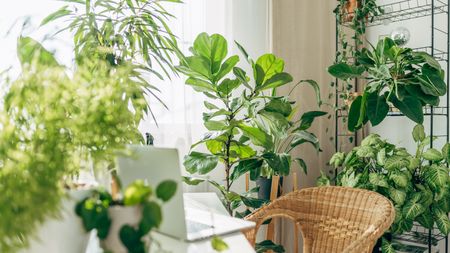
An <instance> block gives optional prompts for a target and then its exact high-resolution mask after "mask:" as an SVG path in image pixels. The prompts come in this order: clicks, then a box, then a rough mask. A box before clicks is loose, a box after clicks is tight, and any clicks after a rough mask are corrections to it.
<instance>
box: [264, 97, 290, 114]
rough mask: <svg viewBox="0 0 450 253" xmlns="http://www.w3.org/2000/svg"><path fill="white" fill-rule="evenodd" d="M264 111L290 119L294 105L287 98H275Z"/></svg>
mask: <svg viewBox="0 0 450 253" xmlns="http://www.w3.org/2000/svg"><path fill="white" fill-rule="evenodd" d="M264 110H265V111H267V112H276V113H280V114H281V115H283V116H285V117H288V116H289V115H290V114H291V113H292V105H291V103H290V102H289V101H288V100H287V99H286V98H281V99H280V98H274V99H271V100H270V102H269V103H268V104H267V105H266V106H265V107H264Z"/></svg>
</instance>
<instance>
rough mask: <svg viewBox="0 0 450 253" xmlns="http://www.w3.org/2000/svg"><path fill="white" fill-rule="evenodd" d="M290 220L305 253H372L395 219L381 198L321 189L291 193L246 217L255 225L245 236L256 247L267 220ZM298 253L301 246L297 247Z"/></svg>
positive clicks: (389, 205) (354, 191) (368, 193)
mask: <svg viewBox="0 0 450 253" xmlns="http://www.w3.org/2000/svg"><path fill="white" fill-rule="evenodd" d="M275 217H282V218H288V219H290V220H292V221H294V223H295V225H296V234H297V233H298V229H300V230H301V232H302V236H303V253H341V252H342V253H344V252H345V253H370V252H372V249H373V247H374V245H375V243H376V241H377V239H378V238H380V237H381V236H382V235H383V233H384V232H385V231H386V230H387V229H388V228H389V227H390V226H391V224H392V222H393V221H394V217H395V210H394V207H393V205H392V203H391V202H390V201H389V200H388V199H387V198H385V197H383V196H382V195H380V194H378V193H376V192H371V191H367V190H361V189H354V188H345V187H332V186H331V187H318V188H308V189H303V190H300V191H294V192H291V193H289V194H287V195H285V196H283V197H280V198H279V199H277V200H275V201H274V202H272V203H271V204H269V205H267V206H264V207H262V208H260V209H259V210H257V211H256V212H255V213H253V214H251V215H249V216H248V217H246V219H247V220H250V221H254V222H256V227H255V229H253V230H249V231H246V232H245V234H246V237H247V239H248V240H249V241H250V243H252V245H255V240H256V233H257V231H258V229H259V227H260V226H261V225H262V223H263V222H264V221H265V220H268V219H270V218H275ZM295 250H296V252H298V245H296V246H295Z"/></svg>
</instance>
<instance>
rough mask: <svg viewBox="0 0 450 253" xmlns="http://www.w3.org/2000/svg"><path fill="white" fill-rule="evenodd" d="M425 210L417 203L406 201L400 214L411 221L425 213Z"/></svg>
mask: <svg viewBox="0 0 450 253" xmlns="http://www.w3.org/2000/svg"><path fill="white" fill-rule="evenodd" d="M425 210H426V209H425V207H424V206H423V205H422V204H420V203H418V202H413V201H407V202H406V204H405V205H404V206H403V209H402V213H403V216H404V217H405V218H407V219H411V220H413V219H415V218H416V217H417V216H419V215H421V214H422V213H423V212H425Z"/></svg>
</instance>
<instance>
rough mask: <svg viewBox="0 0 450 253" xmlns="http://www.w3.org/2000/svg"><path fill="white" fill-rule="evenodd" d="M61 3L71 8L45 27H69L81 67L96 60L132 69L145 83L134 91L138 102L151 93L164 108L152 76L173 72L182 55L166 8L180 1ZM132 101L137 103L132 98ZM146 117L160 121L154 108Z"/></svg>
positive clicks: (50, 17)
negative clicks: (55, 23)
mask: <svg viewBox="0 0 450 253" xmlns="http://www.w3.org/2000/svg"><path fill="white" fill-rule="evenodd" d="M63 1H64V2H67V3H68V5H66V6H64V7H62V8H61V9H59V10H57V11H55V12H54V13H52V14H50V15H48V16H47V17H46V18H45V19H44V20H43V21H42V23H41V25H46V24H48V23H51V22H53V21H55V20H58V22H60V21H61V20H62V21H63V22H64V23H65V24H67V26H66V27H64V28H63V29H62V30H61V31H64V30H69V31H71V32H72V33H73V41H74V45H75V50H74V51H75V59H76V63H77V65H81V64H83V62H84V60H86V59H89V60H92V59H94V58H99V59H101V60H105V61H107V62H109V64H110V66H111V68H115V67H117V66H120V65H128V66H130V65H132V66H134V68H135V71H132V72H131V73H130V77H132V78H134V79H139V80H140V83H141V86H140V87H139V89H136V90H135V91H134V97H135V98H136V100H137V101H140V100H141V99H142V98H144V96H145V95H147V96H149V99H155V100H156V101H159V102H160V103H161V104H162V105H164V103H163V101H162V100H161V99H160V97H159V94H158V93H159V89H158V88H157V87H156V86H155V85H154V84H153V83H152V82H151V81H150V80H151V79H150V78H149V77H152V78H158V79H161V80H162V79H164V78H170V76H171V75H172V74H174V73H175V72H174V70H175V68H174V64H173V63H172V57H173V56H175V55H178V54H179V49H178V45H177V40H176V37H175V36H174V35H173V33H172V31H171V29H170V28H169V26H168V24H167V21H168V20H170V19H171V18H173V17H174V16H173V15H172V14H171V13H169V12H167V11H166V9H165V6H164V5H165V4H166V3H181V1H180V0H151V1H149V0H145V1H140V0H139V1H131V0H118V1H110V0H86V1H85V0H63ZM61 31H58V33H59V32H61ZM93 67H94V68H95V66H93ZM131 102H132V103H134V99H132V100H131ZM144 113H150V114H151V115H152V116H153V119H154V120H155V121H156V119H155V117H154V114H153V112H152V110H151V108H150V107H147V108H146V109H145V111H138V112H137V114H138V115H140V116H141V117H142V116H143V114H144Z"/></svg>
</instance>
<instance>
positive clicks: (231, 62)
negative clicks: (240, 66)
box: [214, 55, 239, 81]
mask: <svg viewBox="0 0 450 253" xmlns="http://www.w3.org/2000/svg"><path fill="white" fill-rule="evenodd" d="M238 62H239V56H237V55H233V56H231V57H230V58H228V59H227V60H226V61H225V62H224V63H222V66H221V67H220V70H219V72H218V73H217V74H216V75H215V76H214V79H215V80H216V81H219V80H220V79H222V78H223V77H225V76H226V75H227V74H228V73H230V72H231V71H232V70H233V68H234V67H235V66H236V64H237V63H238Z"/></svg>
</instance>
